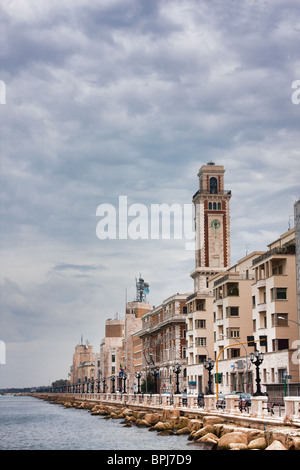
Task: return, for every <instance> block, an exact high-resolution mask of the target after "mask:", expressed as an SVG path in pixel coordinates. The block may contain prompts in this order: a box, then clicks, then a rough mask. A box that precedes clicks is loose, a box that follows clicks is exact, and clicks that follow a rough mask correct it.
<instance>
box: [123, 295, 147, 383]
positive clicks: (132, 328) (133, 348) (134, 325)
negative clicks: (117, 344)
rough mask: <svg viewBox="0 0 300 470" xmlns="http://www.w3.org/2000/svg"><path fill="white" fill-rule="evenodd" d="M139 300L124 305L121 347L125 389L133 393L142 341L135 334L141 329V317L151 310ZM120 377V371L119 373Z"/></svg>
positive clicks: (140, 360)
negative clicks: (123, 327) (124, 313)
mask: <svg viewBox="0 0 300 470" xmlns="http://www.w3.org/2000/svg"><path fill="white" fill-rule="evenodd" d="M142 300H144V301H140V299H138V300H135V301H132V302H127V303H126V315H125V329H124V337H123V345H122V364H123V365H124V366H125V368H124V373H126V377H127V379H126V387H127V390H128V391H134V388H135V382H136V379H135V373H136V372H139V371H140V370H141V364H142V341H141V339H140V338H139V336H137V334H136V333H137V332H138V331H140V330H141V328H142V316H143V315H144V314H145V312H148V311H149V310H150V309H151V305H150V304H149V303H147V302H145V299H142ZM120 372H121V374H120V376H121V377H122V371H120Z"/></svg>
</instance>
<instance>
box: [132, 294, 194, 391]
mask: <svg viewBox="0 0 300 470" xmlns="http://www.w3.org/2000/svg"><path fill="white" fill-rule="evenodd" d="M188 295H189V294H175V295H172V296H170V297H169V298H167V299H166V300H164V301H163V302H162V304H161V305H159V306H158V307H155V308H153V309H152V310H149V311H148V312H146V313H145V314H144V315H143V317H142V329H141V331H140V332H139V333H138V336H139V337H140V338H141V340H142V351H143V367H142V373H143V377H147V376H148V375H149V374H154V373H156V377H155V380H156V388H157V393H164V392H171V393H174V392H175V391H176V388H175V387H176V382H177V375H175V372H174V370H173V368H174V366H175V365H176V364H178V365H179V368H180V371H179V374H178V381H179V388H180V390H181V391H183V390H185V389H186V388H187V374H186V315H187V305H186V298H187V296H188Z"/></svg>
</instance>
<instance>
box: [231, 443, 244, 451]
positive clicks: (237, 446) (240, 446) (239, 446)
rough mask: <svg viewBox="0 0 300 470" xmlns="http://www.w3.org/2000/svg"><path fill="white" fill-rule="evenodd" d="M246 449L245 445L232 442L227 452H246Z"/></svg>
mask: <svg viewBox="0 0 300 470" xmlns="http://www.w3.org/2000/svg"><path fill="white" fill-rule="evenodd" d="M247 449H248V447H247V445H246V444H242V443H239V442H232V443H231V444H229V450H247Z"/></svg>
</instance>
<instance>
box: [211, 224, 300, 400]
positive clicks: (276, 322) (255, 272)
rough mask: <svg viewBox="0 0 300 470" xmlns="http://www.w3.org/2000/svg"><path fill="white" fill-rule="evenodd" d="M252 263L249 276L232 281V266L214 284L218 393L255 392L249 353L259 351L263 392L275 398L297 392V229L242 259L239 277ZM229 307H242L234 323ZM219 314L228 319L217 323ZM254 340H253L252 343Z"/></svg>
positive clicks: (253, 367)
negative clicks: (264, 249) (242, 267)
mask: <svg viewBox="0 0 300 470" xmlns="http://www.w3.org/2000/svg"><path fill="white" fill-rule="evenodd" d="M249 261H251V265H249V267H248V268H247V271H246V272H247V273H248V274H247V275H246V278H244V279H243V277H244V276H240V277H242V278H240V279H236V281H234V282H233V279H232V273H231V270H232V268H231V269H230V270H228V275H226V276H224V278H223V280H222V278H221V279H219V280H217V281H215V280H212V282H213V283H214V287H215V312H214V314H215V319H216V320H215V358H216V359H218V372H219V373H222V374H223V377H222V382H221V384H220V385H219V390H222V392H223V393H230V392H232V391H234V390H237V391H248V392H250V393H256V391H257V382H256V373H257V370H256V367H255V365H254V364H253V363H252V362H251V361H250V353H251V352H252V353H253V352H254V351H255V350H257V351H259V352H260V353H262V354H263V355H262V358H263V360H262V362H261V364H260V365H259V378H260V381H261V382H260V388H261V392H262V393H264V392H268V394H269V395H271V396H275V397H277V398H280V397H282V396H283V395H284V394H286V393H287V392H289V393H290V394H298V393H299V359H297V357H298V353H297V349H298V347H299V329H298V326H297V324H296V323H297V290H296V262H295V229H291V230H289V231H288V232H286V233H284V234H283V235H281V236H280V238H279V239H278V240H275V241H274V242H272V243H270V245H268V250H267V251H266V252H264V253H261V254H259V253H252V254H250V255H249V256H248V257H246V259H245V258H244V259H243V260H241V262H239V263H238V265H237V267H238V269H239V272H240V273H241V266H242V265H243V264H244V267H245V262H247V264H248V262H249ZM241 274H242V273H241ZM247 277H248V278H249V279H247ZM223 281H224V282H223ZM226 284H227V287H226ZM242 288H243V290H242ZM230 289H232V290H231V294H230ZM233 303H234V304H235V305H233ZM221 305H222V306H221ZM231 306H234V307H239V309H238V310H236V309H235V308H234V310H233V313H234V317H233V319H232V317H230V312H231ZM221 311H222V315H223V317H224V314H225V317H226V319H224V318H223V319H222V320H221V321H219V320H218V318H219V314H220V313H221ZM239 312H240V313H239ZM231 322H232V323H231ZM222 335H224V336H222ZM251 340H253V341H254V342H253V343H252V344H251V342H250V341H251ZM247 341H248V342H247ZM233 343H235V344H234V346H232V347H231V346H230V345H231V344H233ZM248 344H251V345H250V346H249V345H248ZM223 348H226V349H224V350H223ZM246 354H247V356H246Z"/></svg>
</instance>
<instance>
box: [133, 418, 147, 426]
mask: <svg viewBox="0 0 300 470" xmlns="http://www.w3.org/2000/svg"><path fill="white" fill-rule="evenodd" d="M135 424H136V425H137V427H138V428H148V427H149V426H150V424H149V423H148V421H146V420H145V419H137V420H136V423H135Z"/></svg>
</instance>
